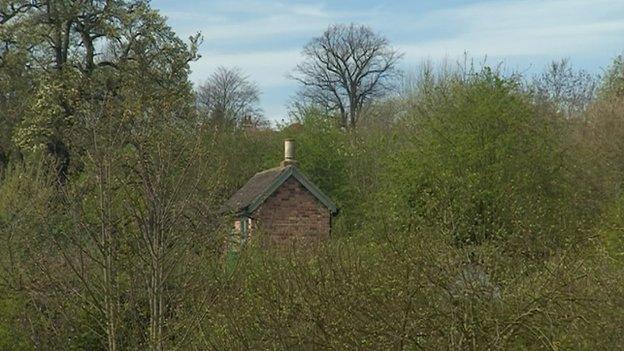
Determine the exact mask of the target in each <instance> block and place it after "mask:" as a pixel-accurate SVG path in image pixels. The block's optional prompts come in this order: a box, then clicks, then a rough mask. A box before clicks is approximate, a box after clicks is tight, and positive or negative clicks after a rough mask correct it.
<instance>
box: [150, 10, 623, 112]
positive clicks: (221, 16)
mask: <svg viewBox="0 0 624 351" xmlns="http://www.w3.org/2000/svg"><path fill="white" fill-rule="evenodd" d="M152 6H153V7H154V8H156V9H159V10H160V11H161V13H162V14H163V15H165V16H167V18H168V23H169V24H170V25H171V26H172V27H173V28H174V29H175V30H176V32H177V33H178V34H179V35H180V36H181V37H183V38H186V37H188V36H189V35H191V34H194V33H197V32H201V33H202V35H203V37H204V42H203V44H202V46H201V48H200V53H201V54H202V58H201V59H199V60H198V61H197V62H194V63H193V64H192V66H191V68H192V75H191V79H192V81H193V82H194V83H195V84H199V83H201V82H202V81H204V80H205V79H206V77H208V76H209V75H210V73H211V72H213V71H214V69H215V68H216V67H218V66H226V67H232V66H237V67H240V68H241V69H242V70H243V71H244V72H245V73H246V74H247V75H249V77H250V79H252V80H254V81H256V82H257V84H258V85H259V87H260V89H261V90H262V97H261V107H262V108H263V110H264V113H265V115H266V117H267V118H269V119H270V120H272V121H279V120H282V119H284V118H285V116H286V104H287V102H288V100H289V98H290V97H291V96H293V94H294V92H295V91H296V88H297V86H296V84H295V83H294V82H292V81H290V80H289V79H288V78H287V77H286V75H287V74H288V73H289V72H291V71H292V69H293V68H294V66H295V65H296V64H297V63H298V62H299V61H301V55H300V51H301V48H302V47H303V45H305V44H306V43H307V42H308V41H309V40H310V39H311V38H312V37H314V36H318V35H319V34H320V33H322V32H323V30H324V29H325V28H326V27H327V26H328V25H329V24H332V23H351V22H354V23H361V24H366V25H369V26H371V27H372V28H373V29H374V30H375V31H377V32H379V33H382V34H383V35H385V36H386V37H387V38H388V39H389V40H390V42H391V43H392V45H393V46H394V47H396V48H397V49H398V50H399V51H401V52H403V53H404V58H403V60H402V63H401V66H402V68H403V69H405V70H407V71H409V70H413V69H415V68H416V67H418V65H419V64H420V63H422V62H423V61H425V60H431V61H433V62H437V61H444V60H446V61H451V62H454V61H457V60H459V59H461V57H462V56H463V53H464V52H467V53H468V54H469V56H470V57H473V58H476V59H479V60H483V58H485V57H487V62H489V63H491V64H496V63H498V62H500V61H504V62H505V64H506V68H507V69H510V70H518V71H520V72H524V73H526V74H534V73H536V72H539V71H541V70H542V69H543V67H544V66H545V65H546V64H548V63H549V62H551V61H552V60H556V59H561V58H569V59H570V61H571V63H572V64H573V65H574V66H576V67H578V68H583V69H586V70H588V71H590V72H594V73H600V72H602V70H603V69H604V68H605V67H607V66H608V65H609V63H610V62H611V60H612V59H613V57H615V56H616V55H617V54H620V53H623V52H624V0H518V1H512V0H498V1H467V0H463V1H460V0H449V1H424V0H420V1H418V0H412V1H409V0H394V1H390V0H388V1H384V0H375V1H371V0H360V1H355V0H341V1H318V0H316V1H285V0H241V1H235V0H210V1H202V0H188V1H183V2H182V1H171V0H153V1H152Z"/></svg>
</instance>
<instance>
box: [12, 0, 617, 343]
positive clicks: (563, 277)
mask: <svg viewBox="0 0 624 351" xmlns="http://www.w3.org/2000/svg"><path fill="white" fill-rule="evenodd" d="M53 3H54V2H49V3H48V2H41V3H38V2H33V4H35V5H36V6H39V7H30V6H34V5H32V4H30V3H28V4H24V7H21V6H20V7H15V6H13V7H11V6H4V7H0V10H1V11H0V14H1V15H2V16H1V17H0V20H1V21H2V22H1V23H2V27H0V40H2V41H3V43H4V44H3V48H2V49H0V58H1V59H2V60H1V61H0V89H1V90H0V121H1V122H2V124H1V125H0V128H1V130H0V349H2V350H34V349H42V350H48V349H53V350H56V349H68V350H83V349H87V350H98V349H107V350H122V349H152V350H163V349H167V350H168V349H190V350H193V349H196V350H206V349H214V350H224V349H284V350H291V349H303V350H316V349H338V350H344V349H357V350H359V349H383V350H386V349H409V350H412V349H429V350H439V349H452V350H483V349H499V350H509V349H511V350H515V349H517V350H525V349H528V350H534V349H546V350H554V349H566V350H567V349H578V350H586V349H591V350H612V349H614V348H617V347H618V346H619V345H622V344H624V336H623V335H624V334H622V333H621V326H622V325H623V324H624V286H623V285H622V284H621V282H622V280H623V279H624V258H623V253H624V239H623V238H624V236H623V235H624V232H623V230H622V226H623V224H624V192H623V189H622V184H623V182H624V156H623V155H624V143H623V140H624V93H623V91H624V64H623V60H622V58H621V57H618V58H615V59H614V61H613V63H612V65H611V66H610V67H609V68H608V69H607V70H606V71H605V72H604V74H603V75H602V77H593V76H591V75H589V74H587V73H586V72H582V71H577V70H574V69H573V68H572V67H571V66H570V65H569V63H568V62H567V61H561V62H556V63H553V65H551V66H550V67H548V68H547V69H546V70H545V71H544V73H543V74H541V75H538V76H536V77H526V76H521V75H518V74H514V73H506V72H505V70H504V69H501V68H496V67H488V66H487V65H480V66H476V65H472V64H465V63H464V64H460V65H457V66H455V65H446V66H442V68H436V67H435V66H433V65H427V64H425V65H423V66H422V70H420V71H418V72H416V73H415V74H414V75H413V76H411V77H408V78H406V79H405V81H403V82H396V83H397V84H396V85H397V86H402V87H403V88H402V89H401V90H400V91H397V92H396V94H394V95H392V96H389V97H386V98H384V99H380V100H377V101H375V102H374V103H371V104H367V105H366V106H363V109H362V114H361V115H360V119H359V122H358V125H357V127H356V128H348V129H345V128H343V127H341V122H340V118H339V116H337V115H334V114H331V113H327V111H326V110H324V109H322V108H318V106H308V105H306V104H304V103H302V104H300V105H298V106H297V109H293V116H292V120H291V121H289V122H288V123H284V124H283V125H280V126H277V127H276V128H274V129H266V128H257V126H256V127H249V126H243V125H241V126H238V127H236V128H223V126H222V125H220V124H218V123H213V122H214V121H211V120H210V119H207V118H206V116H202V115H201V111H197V110H196V107H195V104H194V102H195V96H194V93H193V91H192V89H191V86H190V83H189V81H188V72H189V67H188V63H189V61H191V60H193V59H194V58H195V57H196V56H195V45H196V44H197V38H193V39H192V40H191V42H190V43H183V42H182V41H180V40H179V39H178V38H177V37H176V36H175V35H174V34H173V32H172V31H171V30H170V28H168V27H167V26H166V25H165V23H164V20H163V19H162V17H160V15H158V13H157V12H155V11H153V10H152V9H150V8H149V6H147V5H146V4H145V3H144V2H140V1H139V2H118V3H115V6H112V7H106V8H104V7H98V6H97V4H98V3H97V2H96V3H94V5H93V6H82V5H79V4H77V3H76V4H75V5H68V4H65V5H63V6H61V5H58V6H57V7H54V6H52V5H51V4H53ZM29 4H30V5H29ZM14 5H15V4H14ZM46 6H52V7H53V8H49V9H48V10H50V11H47V12H46V11H44V10H45V7H46ZM11 14H12V15H11ZM86 14H90V15H86ZM9 15H11V16H9ZM40 16H49V17H46V18H48V19H49V21H48V22H45V21H39V22H37V21H38V20H37V19H40V18H41V17H40ZM94 19H98V20H94ZM33 23H35V24H36V26H34V27H33ZM63 23H65V24H67V23H72V24H73V25H70V26H68V27H65V26H62V25H59V24H63ZM31 29H34V30H36V33H40V34H45V33H48V34H50V33H51V34H59V35H58V36H56V35H52V36H50V38H52V39H55V40H57V41H58V42H52V43H50V42H49V41H48V40H44V39H42V38H44V37H45V36H39V35H34V34H32V33H33V32H32V31H31ZM64 30H66V31H67V32H63V31H64ZM60 34H67V37H66V38H68V39H67V40H68V41H64V40H65V39H63V38H65V36H63V35H60ZM80 38H81V39H80ZM89 38H91V39H92V40H105V41H104V42H100V43H101V45H94V46H92V47H90V49H93V50H96V51H97V50H100V49H102V48H106V49H105V50H102V52H99V53H97V54H95V53H94V52H91V51H90V50H86V49H87V48H89V47H88V46H87V47H85V45H86V44H85V40H87V43H88V40H89ZM102 38H104V39H102ZM5 44H6V45H5ZM72 48H73V49H72ZM55 53H59V54H60V56H59V55H55ZM399 83H400V84H399ZM284 138H295V139H296V141H297V147H298V151H297V156H298V160H299V163H300V167H301V169H302V171H303V172H304V173H306V174H307V175H308V176H309V177H310V178H311V179H312V180H313V181H314V182H315V183H316V184H317V185H318V186H319V187H320V188H321V189H323V190H324V191H325V192H326V193H327V194H329V195H330V196H331V197H332V198H333V199H334V200H335V201H336V203H337V204H338V206H339V207H340V209H341V211H340V215H339V216H338V217H337V218H336V220H335V222H334V228H333V232H332V237H331V238H330V239H329V240H328V241H326V242H323V243H321V244H320V245H319V247H316V248H314V249H313V250H301V249H296V248H279V249H274V248H268V247H266V246H265V245H262V244H261V241H262V233H258V235H257V236H256V237H254V238H253V240H251V241H249V242H247V243H246V244H245V246H244V247H243V248H242V249H241V250H240V256H239V258H238V260H237V261H236V263H235V264H233V265H231V264H226V260H225V259H224V254H223V253H224V243H225V242H226V238H227V236H228V235H229V234H230V230H231V228H230V226H231V221H230V219H228V218H223V217H222V216H221V215H220V214H219V208H220V206H221V204H222V203H223V202H224V201H225V200H226V199H227V198H228V197H229V196H230V195H231V194H232V193H233V192H234V191H236V190H237V189H238V188H239V187H240V186H241V185H242V184H244V182H245V181H246V180H247V179H248V178H249V177H251V176H252V175H253V174H254V173H255V172H257V171H260V170H263V169H266V168H269V167H274V166H276V165H278V163H279V161H280V159H281V156H282V155H281V150H282V141H283V139H284Z"/></svg>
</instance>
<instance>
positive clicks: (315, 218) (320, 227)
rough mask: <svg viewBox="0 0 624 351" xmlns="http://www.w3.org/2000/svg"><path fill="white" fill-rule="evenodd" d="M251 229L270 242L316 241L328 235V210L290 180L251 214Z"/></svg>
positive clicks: (294, 180) (302, 187) (297, 182)
mask: <svg viewBox="0 0 624 351" xmlns="http://www.w3.org/2000/svg"><path fill="white" fill-rule="evenodd" d="M253 218H254V220H255V223H254V226H255V227H256V228H257V229H259V230H260V231H261V232H263V233H265V235H267V236H268V237H269V238H270V239H271V241H273V242H276V243H287V242H289V241H291V240H292V239H298V240H300V239H303V240H305V241H316V240H319V239H323V238H326V237H328V236H329V230H330V213H329V209H327V207H325V206H324V205H323V204H322V203H320V202H319V201H318V200H317V199H316V197H314V195H312V194H311V193H310V192H309V191H308V190H307V189H306V188H305V187H304V186H303V185H301V183H299V181H297V180H296V179H295V178H294V177H291V178H290V179H288V180H287V181H286V182H284V184H282V186H280V187H279V188H278V189H277V190H276V191H275V192H274V193H273V194H272V195H271V196H269V198H268V199H266V201H265V202H264V203H263V204H262V205H260V207H259V208H258V209H257V210H256V211H255V212H254V213H253Z"/></svg>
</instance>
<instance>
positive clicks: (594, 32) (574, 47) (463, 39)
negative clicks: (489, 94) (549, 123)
mask: <svg viewBox="0 0 624 351" xmlns="http://www.w3.org/2000/svg"><path fill="white" fill-rule="evenodd" d="M622 14H624V2H615V1H607V0H596V1H581V0H567V1H542V0H525V1H496V2H483V3H478V4H472V5H465V6H461V7H457V8H452V9H444V10H440V11H435V12H432V13H430V14H428V15H426V16H425V17H424V18H423V19H422V21H420V22H419V23H418V24H417V26H418V27H421V28H423V27H424V28H427V27H429V28H436V27H439V26H441V25H444V24H447V25H448V26H450V27H451V28H452V31H451V33H452V34H450V35H448V36H447V37H444V38H441V39H435V40H425V41H421V42H407V41H406V40H405V39H403V42H402V44H401V45H399V47H400V48H401V49H402V50H404V52H405V53H406V58H407V59H419V58H422V57H424V56H427V57H432V58H443V57H446V56H448V55H457V54H461V53H462V52H464V51H468V52H469V53H472V54H474V55H477V56H479V55H486V54H487V55H490V56H498V57H505V56H536V55H542V56H543V55H546V56H569V55H573V54H576V53H583V52H585V53H586V52H592V51H594V50H600V49H601V48H602V49H604V48H608V47H614V46H620V47H621V46H622V45H623V44H624V39H623V38H624V36H623V35H622V34H624V18H623V17H622Z"/></svg>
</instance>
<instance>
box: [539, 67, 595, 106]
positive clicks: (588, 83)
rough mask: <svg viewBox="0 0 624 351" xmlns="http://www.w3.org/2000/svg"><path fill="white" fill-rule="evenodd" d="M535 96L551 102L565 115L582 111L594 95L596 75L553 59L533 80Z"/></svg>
mask: <svg viewBox="0 0 624 351" xmlns="http://www.w3.org/2000/svg"><path fill="white" fill-rule="evenodd" d="M533 88H534V90H535V95H536V97H537V98H538V99H539V100H541V101H548V102H551V103H553V104H554V105H555V106H556V108H557V110H558V112H560V113H562V114H563V115H564V116H566V117H571V116H575V115H578V114H579V113H581V112H583V111H584V110H585V108H586V107H587V106H588V105H589V103H590V102H591V101H592V100H593V99H594V97H595V96H596V90H597V80H596V77H594V76H593V75H591V74H589V73H588V72H586V71H584V70H579V71H575V70H574V69H573V68H572V67H571V66H570V61H569V60H567V59H563V60H560V61H553V62H552V63H551V64H550V65H549V66H548V68H547V69H546V70H545V71H544V72H543V73H542V74H540V75H539V76H537V77H536V78H535V79H534V80H533Z"/></svg>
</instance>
